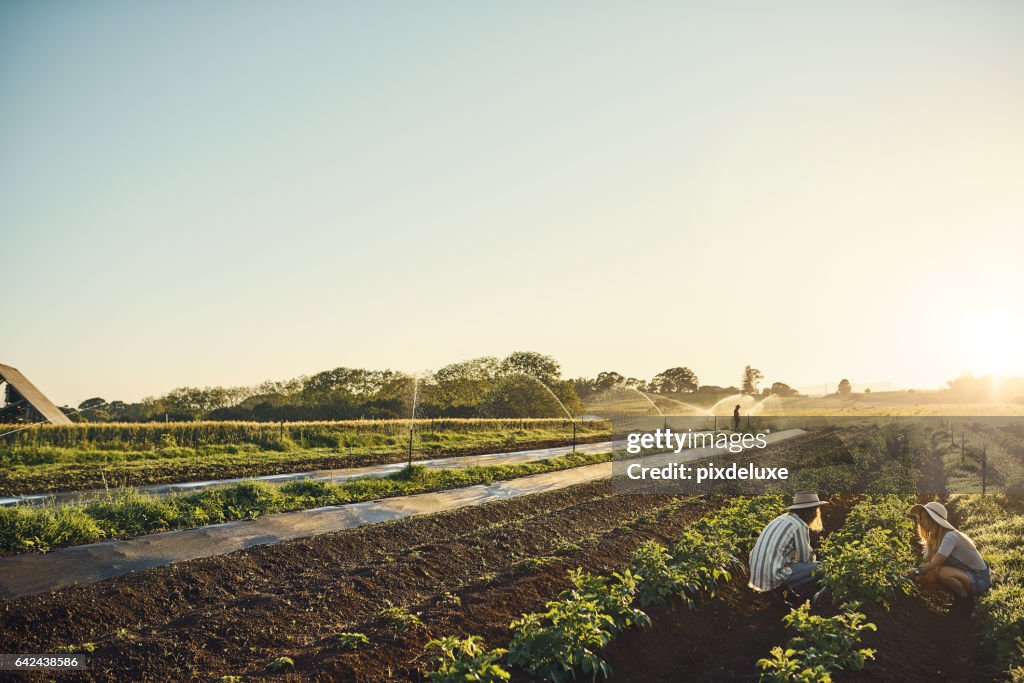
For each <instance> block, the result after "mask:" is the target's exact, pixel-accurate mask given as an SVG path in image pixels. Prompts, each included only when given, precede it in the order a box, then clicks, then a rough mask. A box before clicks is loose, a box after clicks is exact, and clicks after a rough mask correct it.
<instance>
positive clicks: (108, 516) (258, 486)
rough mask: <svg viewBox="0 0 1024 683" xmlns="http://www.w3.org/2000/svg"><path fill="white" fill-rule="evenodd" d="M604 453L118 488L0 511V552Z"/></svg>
mask: <svg viewBox="0 0 1024 683" xmlns="http://www.w3.org/2000/svg"><path fill="white" fill-rule="evenodd" d="M610 457H611V456H610V455H609V454H607V453H602V454H583V453H574V454H571V455H565V456H560V457H557V458H549V459H547V460H537V461H534V462H528V463H522V464H519V465H493V466H488V467H469V468H466V469H459V470H449V469H444V470H435V469H428V468H426V467H423V466H422V465H413V467H411V468H408V467H407V468H404V469H402V470H401V471H400V472H397V473H395V474H393V475H390V476H387V477H382V478H378V479H357V480H355V481H349V482H344V483H341V484H332V483H330V482H326V481H294V482H289V483H287V484H283V485H275V484H268V483H265V482H255V481H248V482H242V483H240V484H235V485H233V486H225V487H220V488H211V489H205V490H203V491H196V492H193V493H184V494H175V495H172V496H167V497H165V498H156V497H153V496H148V495H144V494H142V493H139V492H138V491H136V490H134V489H124V490H120V491H118V492H116V493H113V494H111V495H110V496H108V497H105V498H101V499H98V500H94V501H92V502H89V503H87V504H84V505H57V506H52V507H29V506H14V507H4V508H0V553H3V554H14V553H23V552H30V551H40V552H46V551H48V550H51V549H53V548H57V547H61V546H67V545H77V544H80V543H91V542H93V541H97V540H100V539H103V538H129V537H132V536H140V535H144V534H149V533H157V532H160V531H168V530H171V529H187V528H191V527H196V526H204V525H207V524H217V523H220V522H228V521H234V520H240V519H255V518H257V517H260V516H261V515H266V514H272V513H275V512H289V511H293V510H306V509H310V508H315V507H323V506H325V505H340V504H345V503H357V502H362V501H367V500H377V499H379V498H389V497H394V496H407V495H411V494H415V493H427V492H431V491H444V490H447V489H455V488H463V487H466V486H473V485H476V484H491V483H493V482H495V481H500V480H505V479H514V478H517V477H524V476H528V475H531V474H541V473H544V472H554V471H558V470H564V469H570V468H573V467H581V466H584V465H591V464H595V463H599V462H606V461H608V460H610Z"/></svg>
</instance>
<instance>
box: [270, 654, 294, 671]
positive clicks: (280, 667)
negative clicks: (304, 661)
mask: <svg viewBox="0 0 1024 683" xmlns="http://www.w3.org/2000/svg"><path fill="white" fill-rule="evenodd" d="M294 668H295V660H294V659H292V658H291V657H278V658H277V659H275V660H274V661H272V662H271V663H270V664H267V669H269V670H270V671H284V670H285V669H294Z"/></svg>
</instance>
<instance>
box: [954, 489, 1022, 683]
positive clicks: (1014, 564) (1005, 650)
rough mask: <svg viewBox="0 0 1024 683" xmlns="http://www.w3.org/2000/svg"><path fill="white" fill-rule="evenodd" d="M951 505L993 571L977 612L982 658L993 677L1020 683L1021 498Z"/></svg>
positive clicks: (971, 499)
mask: <svg viewBox="0 0 1024 683" xmlns="http://www.w3.org/2000/svg"><path fill="white" fill-rule="evenodd" d="M952 507H953V509H954V511H955V513H956V514H957V515H958V516H959V517H960V520H961V523H960V528H961V529H963V530H964V531H965V532H966V533H968V534H969V535H970V536H971V538H972V539H973V540H974V542H975V543H976V544H977V546H978V550H979V551H980V552H981V554H982V555H983V556H984V557H985V559H986V561H988V563H989V565H990V566H991V568H992V580H993V585H992V589H991V590H990V591H989V592H988V593H986V594H985V595H984V596H982V597H981V598H979V599H978V603H977V608H976V611H975V614H976V619H977V620H978V622H979V624H980V625H981V628H980V629H979V630H980V632H981V633H982V634H984V635H983V636H982V646H983V648H984V649H985V651H986V655H987V657H986V659H988V660H989V661H991V662H992V663H993V666H994V668H995V671H994V672H993V673H994V674H996V675H1000V676H1006V677H1008V678H1009V679H1010V680H1012V681H1015V682H1016V683H1020V682H1024V546H1022V545H1021V539H1022V538H1024V500H1022V499H1021V498H1020V497H1012V498H1011V497H1007V496H979V495H963V496H957V497H956V498H954V499H953V503H952Z"/></svg>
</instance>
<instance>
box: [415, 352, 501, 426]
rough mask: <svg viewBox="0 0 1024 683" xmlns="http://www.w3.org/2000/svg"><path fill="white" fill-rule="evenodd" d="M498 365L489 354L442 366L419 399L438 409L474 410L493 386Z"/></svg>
mask: <svg viewBox="0 0 1024 683" xmlns="http://www.w3.org/2000/svg"><path fill="white" fill-rule="evenodd" d="M498 365H499V363H498V359H497V358H494V357H492V356H484V357H483V358H474V359H472V360H467V361H463V362H461V363H452V364H451V365H446V366H444V367H443V368H441V369H440V370H438V371H437V372H435V373H434V374H433V376H432V377H431V381H430V384H429V387H428V388H427V389H426V390H425V391H424V392H423V398H424V400H425V401H428V402H430V403H431V404H433V405H434V406H436V407H437V408H438V409H439V410H441V411H445V410H449V411H452V412H455V413H459V412H460V411H464V410H472V409H475V408H476V407H477V406H478V405H479V404H480V403H481V402H482V401H483V400H484V398H485V397H486V396H487V393H488V392H489V391H490V390H491V388H492V387H493V385H494V380H495V377H496V376H497V374H498Z"/></svg>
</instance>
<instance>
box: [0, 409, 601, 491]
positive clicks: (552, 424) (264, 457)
mask: <svg viewBox="0 0 1024 683" xmlns="http://www.w3.org/2000/svg"><path fill="white" fill-rule="evenodd" d="M0 431H4V430H0ZM409 431H410V423H409V421H408V420H354V421H340V422H306V423H302V422H291V423H285V424H278V423H239V422H205V423H196V422H187V423H168V424H164V423H145V424H75V425H68V426H50V425H44V426H38V427H34V428H32V429H27V430H24V431H20V432H17V433H16V434H14V435H11V436H8V437H5V439H4V441H3V443H2V444H0V495H12V494H34V493H49V492H58V491H75V490H84V489H95V488H108V487H110V488H118V487H125V486H143V485H147V484H163V483H177V482H185V481H195V480H208V479H226V478H231V477H247V476H259V475H268V474H283V473H290V472H301V471H307V470H315V469H331V468H340V467H364V466H368V465H378V464H385V463H394V462H402V461H404V460H405V459H406V458H408V445H409ZM575 432H576V440H577V443H591V442H597V441H602V440H604V439H606V438H607V436H608V433H609V432H608V424H607V423H605V422H601V421H578V422H577V423H576V426H575ZM573 433H574V427H573V423H572V422H570V421H568V420H561V419H536V420H454V419H453V420H417V421H416V423H415V425H414V427H413V430H412V435H413V459H414V460H425V459H428V458H437V457H443V456H455V455H475V454H479V453H497V452H508V451H516V450H524V449H527V448H547V447H552V446H561V445H565V444H567V443H571V441H572V437H573Z"/></svg>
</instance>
